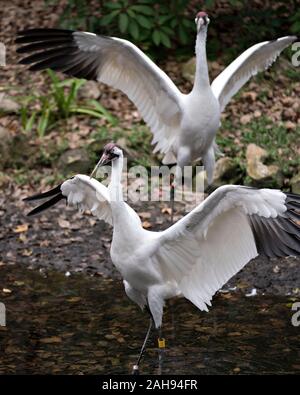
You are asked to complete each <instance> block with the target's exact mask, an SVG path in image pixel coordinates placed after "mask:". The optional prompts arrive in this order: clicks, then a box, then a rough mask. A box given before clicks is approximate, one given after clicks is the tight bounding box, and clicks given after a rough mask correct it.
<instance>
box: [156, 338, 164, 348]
mask: <svg viewBox="0 0 300 395" xmlns="http://www.w3.org/2000/svg"><path fill="white" fill-rule="evenodd" d="M165 347H166V340H165V339H164V338H163V337H162V338H158V348H165Z"/></svg>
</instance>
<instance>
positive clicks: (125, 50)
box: [16, 12, 296, 184]
mask: <svg viewBox="0 0 300 395" xmlns="http://www.w3.org/2000/svg"><path fill="white" fill-rule="evenodd" d="M196 24H197V40H196V58H197V67H196V76H195V84H194V87H193V90H192V91H191V93H189V94H188V95H185V94H183V93H181V92H180V91H179V90H178V89H177V87H176V86H175V85H174V83H173V82H172V81H171V79H170V78H169V77H168V76H167V75H166V74H165V73H164V72H163V71H162V70H161V69H160V68H159V67H157V66H156V65H155V64H154V62H152V61H151V60H150V59H149V58H148V57H147V56H146V55H145V54H144V53H143V52H142V51H141V50H140V49H138V48H137V47H136V46H135V45H134V44H132V43H131V42H129V41H127V40H122V39H119V38H115V37H105V36H99V35H96V34H92V33H87V32H76V31H70V30H61V29H31V30H25V31H21V32H20V33H19V37H18V38H17V40H16V42H17V43H18V44H26V45H22V46H21V47H20V48H19V49H18V52H19V53H25V54H26V53H31V52H33V54H32V55H30V56H28V57H26V58H24V59H22V60H21V63H24V64H32V66H31V67H30V70H42V69H45V68H52V69H53V70H57V71H62V72H64V73H66V74H69V75H72V76H75V77H79V78H86V79H93V80H96V81H101V82H104V83H106V84H108V85H110V86H113V87H115V88H118V89H120V90H122V91H123V92H124V93H125V94H127V96H128V97H129V98H130V99H131V100H132V101H133V103H134V104H135V105H136V106H137V108H138V109H139V111H140V113H141V115H142V117H143V118H144V120H145V122H146V123H147V124H148V125H149V127H150V129H151V131H152V133H153V144H155V145H156V146H155V149H154V152H156V151H160V152H161V153H163V154H164V155H165V156H164V161H163V162H164V163H165V164H170V163H175V162H176V163H177V164H178V166H179V167H180V168H183V167H184V166H186V165H189V164H191V162H193V161H194V160H197V159H199V158H202V160H203V163H204V166H205V168H206V171H207V178H208V182H209V184H210V183H211V182H212V179H213V170H214V164H215V152H216V144H215V136H216V133H217V130H218V128H219V125H220V116H221V111H222V110H223V109H224V107H225V105H226V104H227V103H228V101H229V100H230V98H231V97H232V96H233V95H234V94H235V93H236V92H237V91H238V90H239V89H240V88H241V87H242V86H243V85H244V84H245V83H246V82H247V81H248V79H249V78H250V77H251V76H252V75H254V74H256V73H257V72H258V71H262V70H264V69H265V68H267V67H268V66H270V65H271V63H272V62H273V61H274V60H275V59H276V57H277V56H278V55H279V54H280V52H281V51H282V50H283V49H284V48H286V47H287V46H288V45H290V44H291V43H292V42H293V41H295V40H296V37H295V36H288V37H283V38H280V39H278V40H274V41H267V42H263V43H259V44H256V45H254V46H253V47H251V48H249V49H248V50H247V51H245V52H244V53H243V54H242V55H241V56H239V57H238V58H237V59H236V60H235V61H234V62H233V63H231V64H230V65H229V66H228V67H227V68H226V69H225V70H224V71H223V72H222V73H221V74H220V75H219V76H218V77H217V78H216V79H215V80H214V82H213V83H212V85H211V86H210V82H209V76H208V67H207V59H206V34H207V27H208V24H209V19H208V16H207V14H206V13H204V12H200V13H198V14H197V17H196Z"/></svg>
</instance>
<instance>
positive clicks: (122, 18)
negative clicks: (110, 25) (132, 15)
mask: <svg viewBox="0 0 300 395" xmlns="http://www.w3.org/2000/svg"><path fill="white" fill-rule="evenodd" d="M128 22H129V18H128V15H127V14H124V13H122V14H120V15H119V29H120V32H121V33H125V32H126V31H127V28H128Z"/></svg>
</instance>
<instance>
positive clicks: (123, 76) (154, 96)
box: [16, 29, 182, 152]
mask: <svg viewBox="0 0 300 395" xmlns="http://www.w3.org/2000/svg"><path fill="white" fill-rule="evenodd" d="M16 42H17V43H19V44H27V45H24V46H21V47H20V48H19V49H18V52H19V53H26V54H27V53H31V52H33V55H30V56H28V57H26V58H25V59H23V60H21V62H20V63H24V64H33V65H32V66H31V67H30V70H42V69H46V68H51V69H53V70H57V71H62V72H64V73H66V74H68V75H72V76H75V77H79V78H86V79H93V80H96V81H100V82H104V83H105V84H108V85H110V86H113V87H115V88H117V89H120V90H121V91H123V92H124V93H125V94H126V95H127V96H128V97H129V99H130V100H131V101H132V102H133V103H134V104H135V105H136V106H137V108H138V110H139V111H140V113H141V115H142V117H143V118H144V120H145V122H146V123H147V124H148V125H149V127H150V128H151V130H152V133H153V135H154V137H153V144H157V146H156V150H160V151H161V152H167V151H169V149H170V147H171V146H172V144H173V142H174V141H175V139H176V130H177V129H178V128H179V126H180V119H181V104H180V103H181V95H182V94H181V93H180V91H179V90H178V89H177V87H176V86H175V85H174V83H173V82H172V81H171V79H170V78H169V77H168V76H167V75H166V74H165V73H164V72H163V71H162V70H161V69H160V68H159V67H158V66H156V64H155V63H154V62H152V61H151V60H150V59H149V58H148V56H146V55H145V54H144V53H143V52H142V51H141V50H140V49H139V48H137V47H136V46H135V45H134V44H132V43H131V42H130V41H127V40H122V39H119V38H115V37H105V36H99V35H96V34H93V33H87V32H76V31H71V30H60V29H32V30H26V31H22V32H20V33H19V37H18V38H17V40H16Z"/></svg>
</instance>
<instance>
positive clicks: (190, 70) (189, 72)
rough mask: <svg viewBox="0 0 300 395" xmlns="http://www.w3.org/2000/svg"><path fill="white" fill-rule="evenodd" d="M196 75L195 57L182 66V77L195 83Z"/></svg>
mask: <svg viewBox="0 0 300 395" xmlns="http://www.w3.org/2000/svg"><path fill="white" fill-rule="evenodd" d="M195 73H196V58H195V57H193V58H191V59H190V60H188V61H187V62H186V63H184V64H183V65H182V76H183V78H185V79H186V80H188V81H190V82H192V83H194V80H195Z"/></svg>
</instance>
